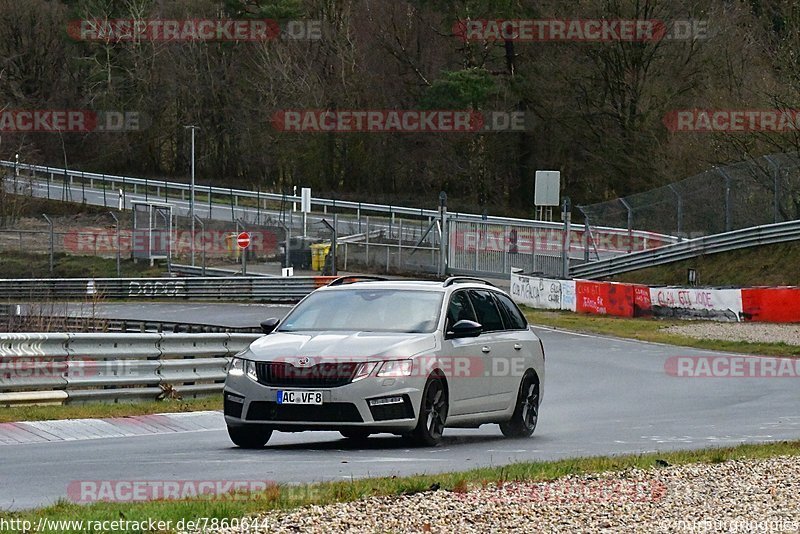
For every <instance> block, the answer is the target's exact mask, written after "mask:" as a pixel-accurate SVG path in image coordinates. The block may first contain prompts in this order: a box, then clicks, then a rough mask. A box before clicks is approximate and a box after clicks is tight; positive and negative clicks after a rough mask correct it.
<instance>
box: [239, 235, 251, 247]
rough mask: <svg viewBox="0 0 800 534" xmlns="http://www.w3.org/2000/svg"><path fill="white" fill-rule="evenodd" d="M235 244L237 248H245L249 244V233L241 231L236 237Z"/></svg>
mask: <svg viewBox="0 0 800 534" xmlns="http://www.w3.org/2000/svg"><path fill="white" fill-rule="evenodd" d="M236 244H237V245H239V248H247V247H249V246H250V234H248V233H247V232H242V233H241V234H239V235H238V236H237V237H236Z"/></svg>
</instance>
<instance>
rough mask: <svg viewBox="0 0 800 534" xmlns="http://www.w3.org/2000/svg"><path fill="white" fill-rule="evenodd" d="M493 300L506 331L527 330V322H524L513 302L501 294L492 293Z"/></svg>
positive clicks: (523, 317)
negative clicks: (501, 316)
mask: <svg viewBox="0 0 800 534" xmlns="http://www.w3.org/2000/svg"><path fill="white" fill-rule="evenodd" d="M494 298H496V299H497V304H498V306H499V307H500V313H501V314H502V315H503V322H504V323H505V324H506V329H507V330H525V329H527V328H528V321H526V320H525V316H524V315H522V312H520V311H519V308H517V305H516V304H514V301H512V300H511V299H510V298H508V296H506V295H503V294H502V293H494Z"/></svg>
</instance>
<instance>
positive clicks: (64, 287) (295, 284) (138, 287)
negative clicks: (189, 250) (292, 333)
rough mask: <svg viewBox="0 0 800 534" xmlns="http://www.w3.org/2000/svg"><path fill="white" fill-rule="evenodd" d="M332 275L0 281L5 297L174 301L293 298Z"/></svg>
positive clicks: (255, 300)
mask: <svg viewBox="0 0 800 534" xmlns="http://www.w3.org/2000/svg"><path fill="white" fill-rule="evenodd" d="M331 280H334V278H333V277H329V276H296V277H289V278H277V277H265V276H262V277H250V276H236V277H205V278H202V277H201V278H23V279H9V278H6V279H0V296H1V297H2V298H4V299H11V300H17V301H22V300H50V299H59V300H65V299H66V300H74V299H84V300H85V299H90V298H104V299H133V300H136V299H159V300H160V299H178V300H225V301H231V300H245V301H250V302H296V301H299V300H300V299H302V298H303V297H305V296H306V295H308V294H309V293H311V292H312V291H314V290H315V289H317V288H319V287H322V286H324V285H325V284H327V283H328V282H330V281H331Z"/></svg>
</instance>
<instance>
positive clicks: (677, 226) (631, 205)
mask: <svg viewBox="0 0 800 534" xmlns="http://www.w3.org/2000/svg"><path fill="white" fill-rule="evenodd" d="M578 209H579V210H580V211H581V212H582V213H583V215H584V216H585V217H586V219H587V220H588V224H589V226H590V227H592V228H594V227H615V228H627V229H629V230H639V231H642V230H646V231H651V232H656V233H659V234H666V235H671V236H676V237H681V238H685V239H692V238H695V237H701V236H706V235H712V234H719V233H723V232H730V231H732V230H738V229H742V228H749V227H752V226H760V225H763V224H772V223H779V222H786V221H792V220H796V219H800V155H798V154H797V153H791V154H771V155H768V156H762V157H759V158H756V159H754V160H750V161H743V162H739V163H735V164H732V165H727V166H720V167H715V168H713V169H710V170H707V171H705V172H702V173H700V174H698V175H695V176H692V177H690V178H686V179H685V180H682V181H680V182H676V183H672V184H669V185H666V186H663V187H659V188H656V189H651V190H650V191H645V192H643V193H637V194H634V195H629V196H626V197H620V198H617V199H614V200H609V201H606V202H600V203H597V204H591V205H588V206H579V207H578Z"/></svg>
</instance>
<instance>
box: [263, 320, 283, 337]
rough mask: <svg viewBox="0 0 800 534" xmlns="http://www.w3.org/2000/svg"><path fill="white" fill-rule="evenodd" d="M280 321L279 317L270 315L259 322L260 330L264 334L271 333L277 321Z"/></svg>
mask: <svg viewBox="0 0 800 534" xmlns="http://www.w3.org/2000/svg"><path fill="white" fill-rule="evenodd" d="M280 322H281V320H280V319H276V318H275V317H271V318H269V319H267V320H266V321H263V322H262V323H261V331H262V332H264V333H265V334H271V333H272V331H273V330H275V327H276V326H278V323H280Z"/></svg>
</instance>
